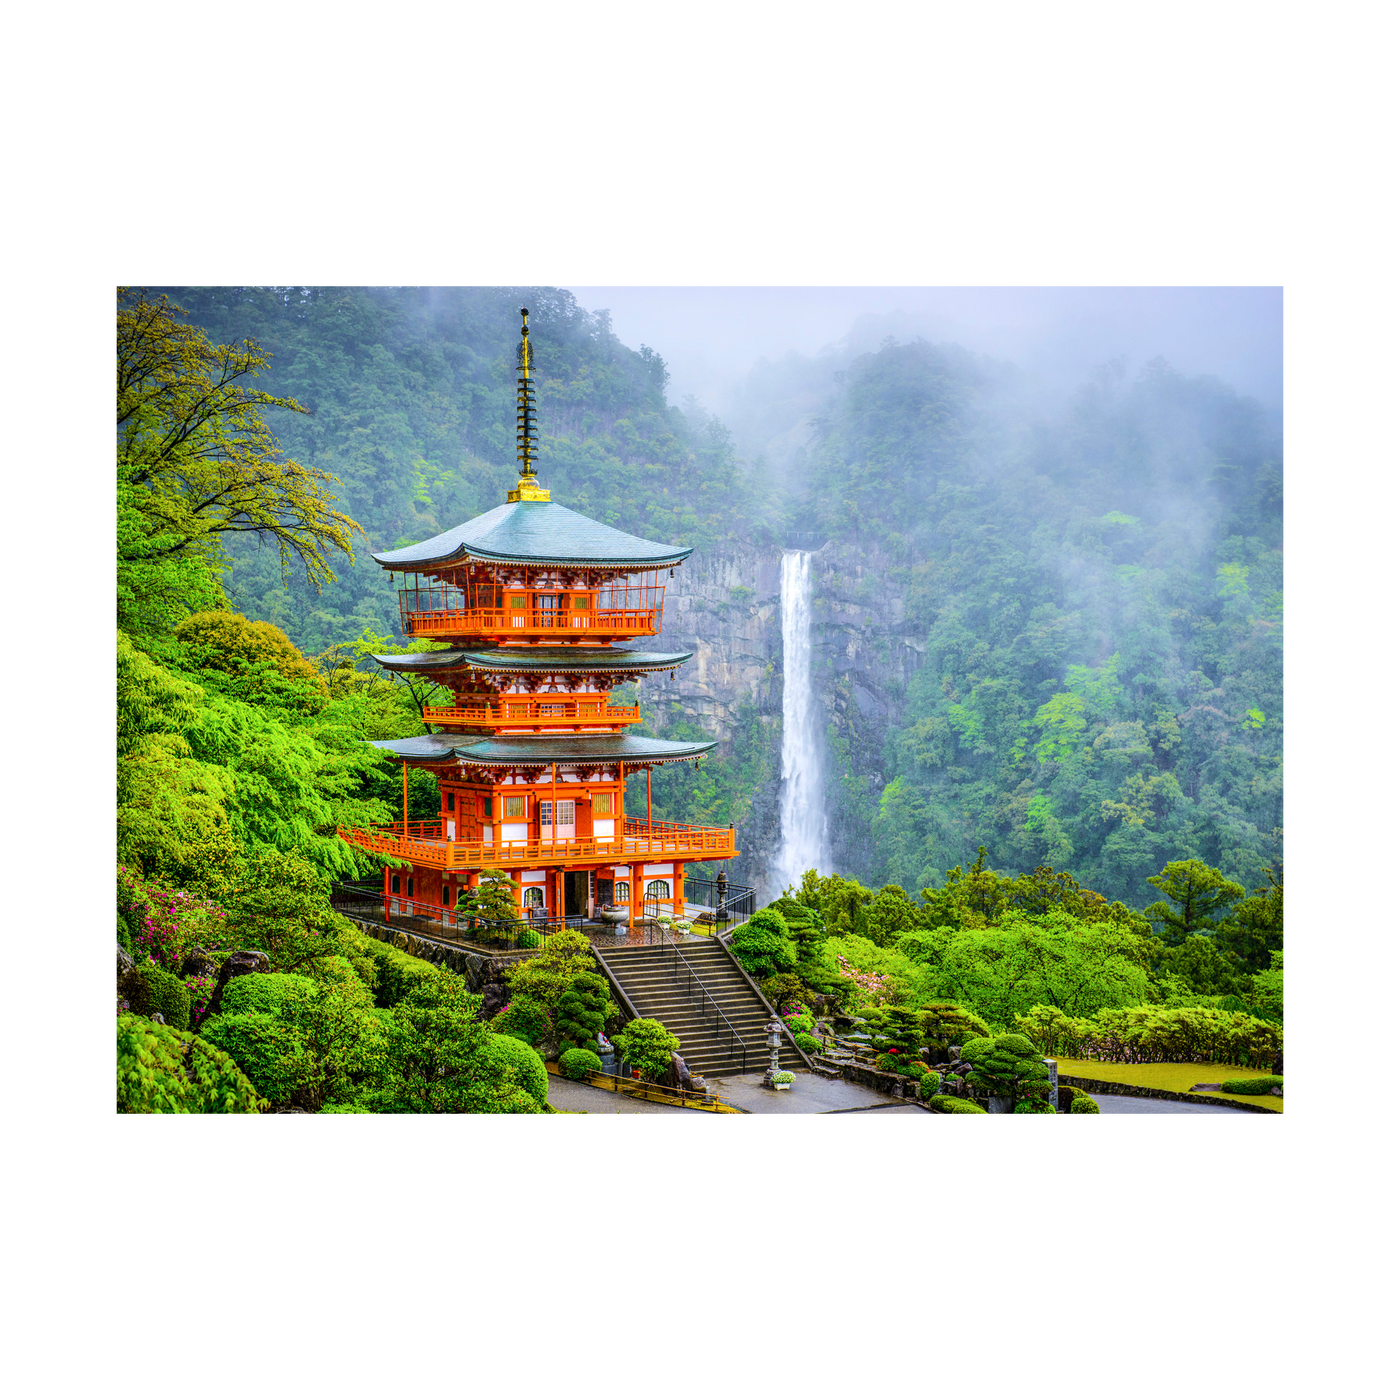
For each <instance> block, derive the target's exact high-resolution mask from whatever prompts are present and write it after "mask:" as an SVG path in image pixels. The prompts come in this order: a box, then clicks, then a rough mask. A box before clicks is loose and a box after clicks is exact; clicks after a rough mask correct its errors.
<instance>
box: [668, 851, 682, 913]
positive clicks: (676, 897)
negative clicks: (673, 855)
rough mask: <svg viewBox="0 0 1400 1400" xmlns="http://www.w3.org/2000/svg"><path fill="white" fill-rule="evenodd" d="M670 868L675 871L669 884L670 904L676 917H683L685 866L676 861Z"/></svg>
mask: <svg viewBox="0 0 1400 1400" xmlns="http://www.w3.org/2000/svg"><path fill="white" fill-rule="evenodd" d="M671 869H672V870H673V871H675V875H674V877H673V881H672V884H671V895H672V899H671V905H672V908H673V910H674V912H675V915H676V918H678V919H683V918H685V866H684V865H682V864H681V862H680V861H677V862H676V863H675V865H673V866H672V867H671Z"/></svg>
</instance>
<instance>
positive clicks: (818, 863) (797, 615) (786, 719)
mask: <svg viewBox="0 0 1400 1400" xmlns="http://www.w3.org/2000/svg"><path fill="white" fill-rule="evenodd" d="M782 611H783V781H782V843H781V845H780V846H779V848H778V851H777V854H776V856H775V858H774V861H773V879H774V884H775V887H774V889H773V890H772V892H771V893H770V895H769V898H776V897H777V896H778V895H779V894H781V893H782V891H783V887H784V886H785V885H794V886H795V885H799V884H801V883H802V874H803V871H806V870H816V871H817V872H818V873H819V874H823V875H825V874H827V873H828V872H827V862H826V808H825V805H824V801H823V798H824V795H825V787H826V761H825V760H826V725H825V723H824V721H823V718H822V713H821V707H820V706H819V705H818V704H817V696H816V691H815V689H814V688H813V685H812V556H811V554H809V553H808V552H806V551H805V550H797V549H789V550H785V551H784V552H783V574H782Z"/></svg>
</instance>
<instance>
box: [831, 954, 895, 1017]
mask: <svg viewBox="0 0 1400 1400" xmlns="http://www.w3.org/2000/svg"><path fill="white" fill-rule="evenodd" d="M836 961H837V962H838V963H839V964H840V966H841V976H842V977H843V978H844V979H845V980H846V981H847V982H850V983H852V984H853V985H854V986H856V987H858V988H859V989H860V990H861V991H862V992H864V993H865V995H866V999H867V1000H869V1001H870V1002H871V1003H872V1004H874V1005H879V1004H880V1003H881V1002H885V1001H889V1000H891V999H892V998H893V997H894V995H895V990H894V987H893V985H892V981H891V978H890V976H889V974H888V973H884V972H858V971H857V970H856V968H855V967H854V966H853V965H852V964H851V962H850V960H849V959H848V958H843V957H842V956H841V954H840V953H837V954H836Z"/></svg>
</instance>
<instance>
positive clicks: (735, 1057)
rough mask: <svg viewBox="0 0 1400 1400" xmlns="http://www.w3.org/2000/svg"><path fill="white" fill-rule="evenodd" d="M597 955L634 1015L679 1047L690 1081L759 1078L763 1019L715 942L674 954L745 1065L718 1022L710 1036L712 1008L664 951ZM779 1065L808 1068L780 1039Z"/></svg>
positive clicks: (757, 1001)
mask: <svg viewBox="0 0 1400 1400" xmlns="http://www.w3.org/2000/svg"><path fill="white" fill-rule="evenodd" d="M597 951H598V955H599V956H600V957H601V958H602V959H603V961H604V962H605V963H606V964H607V968H608V971H609V972H611V973H612V975H613V977H614V978H615V979H616V980H617V984H618V986H620V987H621V988H622V990H623V991H624V992H625V993H626V994H627V999H628V1000H629V1001H630V1002H631V1003H632V1005H633V1007H634V1008H635V1009H636V1012H637V1015H638V1016H647V1017H651V1018H652V1019H654V1020H657V1021H660V1022H661V1024H662V1025H663V1026H665V1027H666V1029H667V1030H668V1031H670V1032H671V1034H672V1035H674V1036H676V1037H677V1038H678V1039H679V1040H680V1043H681V1051H680V1052H681V1054H682V1056H684V1058H685V1062H686V1066H687V1067H688V1068H689V1069H690V1071H691V1073H692V1074H703V1075H704V1076H705V1077H706V1078H707V1079H713V1078H718V1077H723V1076H725V1075H733V1074H740V1073H743V1072H747V1073H749V1074H761V1073H762V1072H763V1071H764V1070H765V1069H767V1067H768V1039H767V1034H766V1032H765V1029H764V1027H765V1026H766V1024H767V1021H768V1016H769V1012H768V1010H767V1009H766V1008H765V1006H764V1004H763V999H762V998H761V997H760V996H759V995H758V993H757V992H756V991H755V990H754V988H753V986H752V985H751V984H750V983H749V981H748V980H747V979H746V978H745V976H744V974H743V973H742V971H741V970H740V969H739V968H738V967H737V966H736V965H735V963H734V960H733V958H732V957H731V956H730V955H729V952H728V951H727V950H726V949H725V948H724V946H723V945H722V944H720V943H719V942H718V941H717V940H715V939H709V938H705V939H700V940H699V941H697V942H689V943H681V944H680V945H679V953H680V957H682V958H684V959H685V962H686V963H688V964H689V966H690V969H691V971H692V972H693V973H694V975H695V977H696V978H697V979H698V980H699V981H700V983H701V984H702V985H703V987H704V989H705V991H706V992H707V993H708V994H709V997H711V998H713V1001H714V1004H715V1005H717V1006H718V1007H719V1009H720V1011H722V1012H723V1013H724V1015H725V1017H727V1018H728V1020H729V1023H730V1025H732V1026H733V1028H734V1032H735V1034H736V1035H737V1037H738V1038H739V1039H741V1040H742V1041H743V1042H744V1045H745V1047H746V1049H747V1056H746V1057H741V1055H740V1053H739V1048H738V1045H737V1044H731V1038H730V1033H729V1029H728V1027H726V1025H725V1024H724V1021H719V1022H718V1025H719V1031H718V1033H716V1030H715V1025H716V1019H717V1018H716V1016H715V1011H714V1006H713V1005H711V1002H710V1001H709V1000H707V999H706V997H705V996H702V995H701V994H700V992H699V991H698V990H695V989H694V987H693V984H688V983H687V978H686V968H685V966H684V965H682V964H681V963H679V962H678V961H677V959H676V957H675V955H674V953H673V951H672V948H671V946H670V945H669V944H665V945H661V946H653V947H646V948H608V949H606V950H603V949H598V950H597ZM778 1063H779V1065H780V1066H781V1067H782V1068H783V1069H791V1070H804V1069H807V1068H809V1065H808V1063H807V1061H806V1060H805V1059H804V1058H803V1056H802V1053H801V1052H800V1051H799V1050H798V1049H797V1047H796V1046H795V1045H794V1044H793V1043H792V1041H791V1039H790V1038H789V1037H788V1036H787V1035H786V1034H784V1036H783V1048H782V1049H781V1050H780V1051H779V1052H778Z"/></svg>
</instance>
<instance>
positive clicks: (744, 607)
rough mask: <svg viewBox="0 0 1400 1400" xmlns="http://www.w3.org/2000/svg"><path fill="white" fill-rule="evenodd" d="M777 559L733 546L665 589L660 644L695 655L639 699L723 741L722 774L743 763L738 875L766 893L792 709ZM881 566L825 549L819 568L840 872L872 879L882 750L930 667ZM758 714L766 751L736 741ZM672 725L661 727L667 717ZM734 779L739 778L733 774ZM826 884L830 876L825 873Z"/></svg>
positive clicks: (817, 645) (819, 655)
mask: <svg viewBox="0 0 1400 1400" xmlns="http://www.w3.org/2000/svg"><path fill="white" fill-rule="evenodd" d="M780 561H781V551H779V550H776V549H769V550H764V549H759V548H755V547H752V546H747V545H738V544H733V545H729V546H726V547H724V548H721V549H710V550H706V551H704V552H701V553H697V555H695V556H692V558H691V559H690V560H689V561H688V562H687V563H686V565H685V567H684V568H682V569H680V570H678V571H677V576H676V578H675V579H673V580H671V581H670V584H669V588H668V590H667V603H666V623H665V627H664V628H663V630H662V632H661V635H660V637H659V639H658V645H659V646H661V647H663V648H666V649H671V648H674V649H676V650H684V651H693V652H694V653H695V656H694V659H693V660H692V661H690V662H688V663H687V664H686V665H685V666H683V667H682V668H680V670H678V671H677V672H676V674H675V675H674V676H666V677H662V678H660V679H658V680H648V681H647V682H645V684H644V686H643V699H644V701H645V702H646V703H648V704H650V705H652V706H655V707H657V708H658V710H659V711H660V712H661V714H660V716H659V717H663V716H665V715H666V714H667V712H669V713H670V714H671V715H675V714H677V713H679V714H681V715H684V716H685V717H686V718H688V719H690V720H692V721H694V722H695V723H697V724H699V725H700V726H702V727H703V728H704V729H705V730H707V731H708V732H709V733H710V734H712V735H713V736H714V737H715V738H717V739H718V740H719V741H720V748H719V751H718V755H717V758H718V761H719V762H720V763H721V764H727V765H731V766H732V765H735V764H739V763H742V765H743V769H744V772H743V774H742V775H741V781H742V782H743V785H744V796H745V798H746V803H747V811H746V813H743V814H742V815H740V816H739V819H738V820H737V821H736V827H737V830H738V837H739V848H740V850H741V851H742V852H743V854H742V855H741V856H740V858H739V859H738V860H737V861H735V862H734V864H733V867H732V869H731V874H732V878H734V879H735V880H737V881H740V882H741V883H744V884H753V885H756V886H757V887H758V888H759V890H760V892H761V893H764V892H767V891H769V888H770V886H769V881H770V874H771V864H772V857H773V853H774V852H775V851H776V850H777V848H778V845H779V843H780V841H781V837H782V833H781V831H780V823H779V805H778V796H779V785H780V781H781V760H780V752H781V742H782V738H781V736H782V713H783V692H782V685H783V635H782V611H781V598H780V588H781V583H780V574H781V564H780ZM890 577H891V576H890V570H889V569H888V567H887V565H886V564H885V562H884V561H882V560H881V559H880V558H879V557H877V556H872V555H869V554H864V553H862V552H860V551H858V550H854V549H851V548H850V547H845V548H842V547H838V546H837V545H836V544H835V543H828V544H826V545H825V546H824V547H823V548H821V549H820V550H819V551H817V552H816V554H815V555H814V558H813V561H812V587H813V618H814V622H813V628H814V635H813V638H812V643H813V664H814V668H815V670H816V675H815V677H814V683H815V686H816V690H817V694H818V697H819V699H820V702H821V704H822V706H823V708H824V709H825V711H826V714H827V734H828V752H827V764H826V767H827V775H826V776H827V797H828V840H829V843H830V850H831V858H832V863H833V867H834V868H835V869H837V870H840V871H841V872H843V873H846V874H853V875H860V876H862V877H867V878H868V877H869V875H870V865H871V852H870V841H869V822H870V820H871V819H872V818H873V816H874V814H875V811H876V809H877V807H878V804H879V798H880V791H881V789H882V788H883V786H884V783H885V777H884V773H883V758H884V747H885V740H886V736H887V734H888V731H889V729H890V727H891V726H892V725H897V724H898V721H899V714H900V710H901V707H902V703H903V696H904V689H905V686H906V685H907V684H908V681H909V678H910V677H911V676H912V675H913V673H914V670H915V669H916V668H917V666H918V664H919V662H920V660H921V642H920V639H919V638H918V637H916V636H911V635H909V628H908V625H907V624H906V622H905V616H904V600H903V597H902V594H900V593H898V592H896V591H895V585H893V584H892V583H891V582H890ZM754 718H756V719H757V721H758V723H759V725H760V726H761V739H760V745H759V747H760V748H761V749H762V753H761V754H755V753H753V752H752V751H746V752H745V753H744V754H743V755H742V756H741V755H740V754H739V753H738V752H737V750H736V745H735V742H734V739H735V733H736V731H737V730H739V729H744V730H745V732H748V726H749V725H750V724H751V723H752V721H753V720H754ZM663 722H665V721H664V719H663ZM731 776H732V773H731ZM822 873H823V874H825V873H827V872H825V871H824V872H822Z"/></svg>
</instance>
